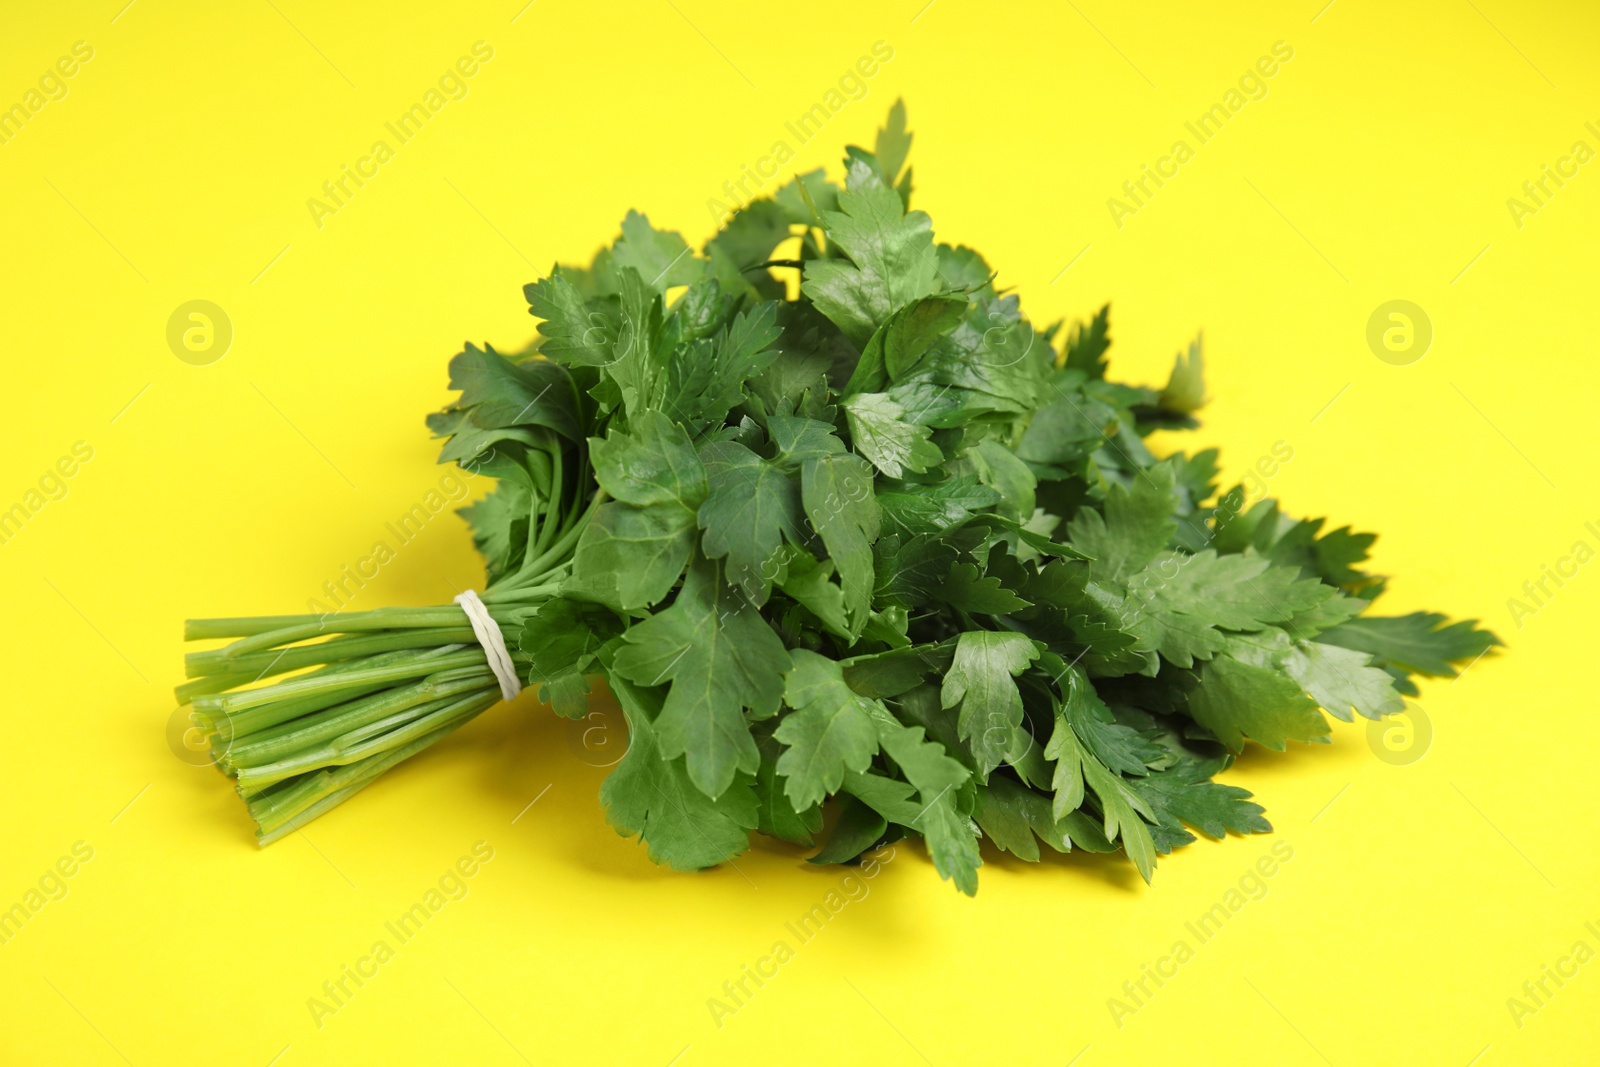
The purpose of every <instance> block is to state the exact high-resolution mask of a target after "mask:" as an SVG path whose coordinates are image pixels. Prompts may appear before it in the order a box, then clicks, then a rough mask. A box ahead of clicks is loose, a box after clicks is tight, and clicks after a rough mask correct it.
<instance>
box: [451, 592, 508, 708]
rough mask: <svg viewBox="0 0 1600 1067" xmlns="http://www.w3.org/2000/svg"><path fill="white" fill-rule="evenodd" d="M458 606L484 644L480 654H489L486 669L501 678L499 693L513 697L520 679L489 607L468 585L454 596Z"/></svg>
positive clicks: (480, 642)
mask: <svg viewBox="0 0 1600 1067" xmlns="http://www.w3.org/2000/svg"><path fill="white" fill-rule="evenodd" d="M455 601H456V603H457V604H460V605H461V610H462V611H464V612H466V613H467V621H468V622H470V623H471V624H472V632H473V634H474V635H475V636H476V637H477V638H478V644H480V645H482V646H483V654H484V655H485V656H486V657H488V660H489V669H490V670H491V671H494V676H495V678H497V679H498V680H499V682H500V695H501V696H502V697H504V698H505V699H506V700H511V699H513V698H514V697H515V696H516V695H517V694H518V693H520V692H522V679H520V678H518V677H517V668H516V666H515V665H514V664H513V663H512V662H511V653H510V652H509V651H507V650H506V639H505V637H504V636H503V635H502V634H501V633H500V624H499V623H497V622H495V621H494V619H493V618H491V617H490V615H489V609H488V608H486V607H484V605H483V601H482V600H479V599H478V594H477V593H476V592H474V591H473V590H471V589H468V590H467V591H466V592H465V593H462V594H461V595H460V596H458V597H456V598H455Z"/></svg>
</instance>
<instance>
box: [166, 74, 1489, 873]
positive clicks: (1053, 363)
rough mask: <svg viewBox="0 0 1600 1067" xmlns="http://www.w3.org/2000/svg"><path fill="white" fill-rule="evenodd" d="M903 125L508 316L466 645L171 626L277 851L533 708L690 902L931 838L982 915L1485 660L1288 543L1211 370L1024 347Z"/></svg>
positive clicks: (470, 407) (937, 855) (487, 383)
mask: <svg viewBox="0 0 1600 1067" xmlns="http://www.w3.org/2000/svg"><path fill="white" fill-rule="evenodd" d="M910 141H911V138H910V135H909V134H908V133H907V132H906V129H905V112H904V109H903V108H902V107H901V106H900V105H898V104H897V105H896V106H895V108H894V110H893V111H892V112H891V114H890V118H889V122H888V124H887V126H886V127H885V128H884V129H882V130H881V131H879V133H878V136H877V141H876V144H875V147H874V150H873V151H871V152H868V151H865V150H863V149H860V148H856V147H851V148H849V149H848V150H847V151H848V155H847V158H846V160H845V175H844V184H843V185H842V186H839V185H835V184H834V183H832V182H830V181H829V180H828V179H826V178H825V177H824V175H823V172H822V171H816V172H813V173H810V174H804V175H801V176H799V177H798V178H796V179H795V180H793V181H792V182H791V183H790V184H788V185H787V186H785V187H783V188H782V189H780V190H779V191H778V192H777V193H776V195H774V196H772V197H771V198H767V199H758V200H754V201H752V202H751V203H749V204H747V205H746V206H745V207H743V208H742V209H741V210H739V211H737V212H735V213H734V214H733V215H732V217H731V218H730V219H729V220H728V222H727V224H726V226H725V228H724V229H723V230H722V231H721V232H720V233H718V234H717V235H716V236H715V237H713V238H712V239H711V240H710V241H709V242H707V243H706V245H705V247H704V248H703V249H701V250H700V251H698V252H696V251H694V250H692V249H690V248H689V246H688V245H687V244H685V242H684V240H683V238H682V237H680V236H679V235H678V234H676V233H670V232H663V231H658V230H656V229H654V228H652V227H651V225H650V223H649V221H648V220H647V219H646V218H645V217H644V216H643V215H640V214H637V213H629V215H628V216H627V218H626V219H625V220H624V221H623V223H622V232H621V236H620V237H619V238H618V239H616V240H615V241H614V243H613V244H611V245H610V246H609V247H607V248H605V249H603V250H602V251H601V252H600V253H599V254H598V255H597V256H596V257H595V259H594V261H593V263H592V264H591V265H590V266H589V267H587V268H575V267H557V268H555V269H553V270H552V272H551V274H550V276H549V277H547V278H544V279H542V280H540V281H536V282H534V283H532V284H530V285H528V286H527V287H526V289H525V293H526V296H527V300H528V304H529V310H530V311H531V312H532V314H533V315H534V316H536V317H537V318H538V319H539V320H540V323H539V327H538V329H539V337H538V340H537V342H536V343H535V344H534V346H533V347H532V349H531V350H530V351H529V352H527V353H524V354H522V355H519V356H515V357H508V356H505V355H502V354H500V353H498V352H495V351H494V350H493V349H491V348H483V349H479V348H476V347H474V346H471V345H468V346H467V348H466V350H465V351H463V352H461V353H460V354H459V355H457V356H456V357H455V358H454V359H453V360H452V361H451V363H450V385H451V387H452V388H454V389H456V390H459V391H460V397H459V399H458V400H457V401H456V402H455V403H454V404H452V405H451V406H450V407H448V408H446V409H445V410H444V411H442V412H440V413H438V414H435V415H432V416H430V417H429V419H428V425H429V427H430V428H431V429H432V430H433V432H434V434H435V435H436V436H438V437H441V438H443V439H444V448H443V452H442V454H441V456H440V460H441V462H454V463H458V464H461V465H462V466H463V467H466V468H468V469H470V470H471V471H473V472H474V473H477V474H487V475H490V476H492V477H493V478H495V479H497V487H496V488H495V489H494V491H493V492H492V493H490V494H489V495H488V496H486V497H484V498H483V499H482V500H480V501H478V502H477V503H474V504H472V505H471V506H470V507H467V508H465V509H463V511H462V514H463V515H464V516H465V517H466V519H467V521H468V522H469V523H470V524H471V527H472V532H473V540H474V542H475V543H476V545H477V547H478V549H479V551H480V552H481V553H482V555H483V557H484V560H485V562H486V565H487V574H488V585H487V588H486V589H485V591H484V592H483V593H482V595H481V598H477V597H466V598H458V599H465V600H466V601H467V603H466V604H465V606H461V605H448V606H439V607H428V608H382V609H378V610H375V611H363V612H350V613H342V614H334V615H328V616H318V615H303V616H285V617H277V618H236V619H198V620H191V621H190V622H189V623H188V627H187V636H188V637H189V638H190V639H196V640H198V639H215V638H231V639H233V640H232V642H231V643H230V644H227V645H225V646H223V647H220V648H214V649H211V650H209V651H201V652H194V653H191V654H190V655H189V656H188V657H187V668H188V676H189V678H190V679H192V680H190V681H188V682H186V683H185V684H183V685H181V686H179V687H178V689H177V694H178V698H179V700H180V702H181V703H187V704H191V705H192V710H191V714H192V716H193V718H194V720H195V721H196V722H197V723H199V724H200V725H201V727H202V728H203V729H204V730H205V731H206V732H207V734H208V735H209V737H210V743H211V752H212V756H213V758H214V760H215V762H216V765H217V766H218V767H219V768H220V769H221V770H223V771H224V772H225V773H226V774H227V775H229V776H230V777H232V778H233V780H234V783H235V785H236V787H237V789H238V791H239V794H240V795H241V796H242V797H243V798H244V800H245V802H246V804H247V805H248V808H249V812H250V816H251V818H252V819H254V821H255V822H256V824H257V826H258V827H259V832H258V839H259V840H260V842H261V843H262V844H267V843H269V842H271V841H274V840H276V839H278V838H280V837H282V836H283V835H285V834H287V833H289V832H291V831H293V830H294V829H296V828H297V827H299V826H302V825H304V824H305V823H306V822H308V821H309V820H311V819H314V818H316V817H317V816H318V815H321V814H322V813H324V812H326V811H327V810H329V809H330V808H332V807H333V806H335V805H337V804H339V803H340V802H342V801H344V800H345V799H347V798H349V797H350V796H351V795H353V794H354V793H356V792H357V791H358V790H360V789H361V788H362V787H364V786H366V785H367V784H368V783H370V782H371V781H373V780H374V779H375V778H377V777H378V776H379V775H380V774H382V773H383V772H384V771H385V770H387V769H388V768H390V767H392V766H394V765H395V764H396V763H398V762H400V761H401V760H403V759H405V758H407V757H408V756H411V755H414V754H415V753H417V752H419V751H421V750H422V749H424V748H426V747H427V746H429V745H430V744H432V743H433V742H435V741H437V740H439V739H440V738H441V737H443V736H444V735H445V734H447V733H449V732H450V731H452V730H454V729H456V728H458V727H459V726H461V725H462V724H464V723H466V722H467V721H469V720H470V719H472V718H473V717H474V716H476V715H478V714H479V713H481V712H482V711H484V710H485V709H487V708H489V707H490V706H492V705H493V704H494V703H496V702H497V701H498V700H500V699H501V698H502V696H505V695H514V694H515V692H516V690H517V688H518V687H519V686H520V685H521V684H522V683H524V682H526V683H529V684H537V685H539V686H540V689H541V696H542V697H543V699H544V700H546V701H547V702H548V703H549V704H550V705H551V706H552V707H553V708H554V710H555V712H556V713H557V714H560V715H564V716H569V717H581V716H583V715H584V714H585V707H586V701H587V697H588V694H589V682H588V678H589V677H591V676H600V677H603V678H604V679H605V681H606V683H607V685H608V686H609V688H610V690H611V692H612V693H613V694H614V695H615V697H616V700H617V701H618V703H619V704H620V705H621V708H622V710H623V711H624V713H625V714H626V717H627V721H628V726H629V732H630V745H629V748H628V751H627V754H626V756H625V757H624V758H623V759H622V760H621V761H620V762H619V763H618V764H617V766H616V767H615V769H614V770H613V771H612V773H611V775H610V777H608V778H607V779H606V781H605V783H604V785H603V786H602V787H601V791H600V800H601V803H602V804H603V805H604V806H605V809H606V817H607V819H608V820H609V821H610V823H611V824H612V826H614V827H615V828H616V829H617V831H618V832H620V833H622V834H625V835H630V836H632V835H638V836H639V837H640V838H642V839H643V841H644V843H645V845H646V847H647V848H648V849H649V853H650V856H651V858H652V859H654V860H656V861H657V862H659V863H665V864H669V865H671V866H673V867H675V868H700V867H707V866H710V865H713V864H716V863H719V862H722V861H724V860H726V859H728V858H730V857H733V856H736V855H738V854H739V853H740V852H742V851H743V850H744V849H745V848H747V847H748V841H749V835H750V832H751V831H752V830H759V831H760V832H762V833H765V834H769V835H772V836H774V837H778V838H782V839H783V840H786V841H790V842H793V843H795V844H796V845H801V846H812V845H813V843H814V841H815V840H816V839H817V838H818V836H819V835H820V834H821V832H822V829H823V827H824V807H825V806H832V807H833V808H834V809H836V815H835V817H834V818H833V819H832V820H831V830H830V832H829V833H828V835H827V837H826V840H825V841H823V842H822V844H821V848H820V851H819V852H818V853H817V854H816V855H815V856H814V857H813V860H814V861H815V862H830V863H845V862H850V861H851V860H853V859H854V858H856V857H857V856H859V855H860V854H861V853H862V852H863V851H865V850H867V849H869V848H871V847H873V846H874V845H875V844H877V843H879V842H881V841H884V840H886V839H894V838H898V837H901V836H903V835H908V834H909V835H915V836H917V837H920V838H922V839H923V841H924V842H925V843H926V846H927V849H928V852H929V853H930V855H931V857H932V860H933V864H934V866H935V867H936V868H937V869H938V871H939V873H940V875H941V876H942V877H944V878H947V879H950V880H952V881H954V883H955V884H956V886H957V887H958V888H960V889H961V890H962V891H963V892H966V893H972V892H974V891H975V890H976V887H977V870H978V867H979V865H980V863H981V860H980V853H979V848H978V842H979V840H980V838H982V837H987V838H989V840H990V841H991V842H992V843H993V844H994V846H995V847H997V848H1000V849H1003V850H1006V851H1008V852H1011V853H1014V854H1015V855H1017V856H1020V857H1023V858H1025V859H1029V860H1036V859H1038V858H1039V854H1040V853H1039V845H1040V843H1043V844H1044V845H1045V846H1046V847H1048V848H1050V849H1054V850H1056V851H1061V852H1064V851H1067V850H1069V849H1072V848H1074V847H1076V848H1080V849H1086V850H1088V851H1092V852H1110V851H1114V850H1116V849H1119V848H1120V849H1121V850H1122V851H1123V852H1124V853H1125V854H1126V855H1127V857H1128V859H1130V860H1131V861H1132V862H1133V863H1134V865H1135V866H1136V867H1137V868H1138V870H1139V872H1140V874H1142V875H1143V876H1144V877H1145V878H1146V879H1147V880H1148V879H1149V877H1150V873H1151V869H1152V868H1153V867H1154V865H1155V862H1156V857H1157V856H1158V855H1162V854H1165V853H1167V852H1169V851H1171V850H1172V849H1174V848H1177V847H1179V846H1181V845H1184V844H1186V843H1188V842H1190V841H1192V840H1194V837H1193V835H1192V834H1191V832H1190V828H1193V829H1195V830H1198V831H1200V832H1202V833H1205V834H1208V835H1211V836H1216V837H1220V836H1222V835H1224V834H1225V833H1226V832H1227V831H1229V830H1233V831H1237V832H1241V833H1249V832H1262V831H1266V830H1268V829H1270V827H1269V826H1268V824H1267V822H1266V820H1265V819H1263V818H1262V809H1261V807H1260V806H1258V805H1257V804H1254V803H1252V802H1251V801H1250V800H1249V799H1248V798H1249V796H1250V794H1249V793H1247V792H1246V791H1245V790H1243V789H1240V788H1237V787H1234V786H1227V785H1221V784H1218V783H1217V782H1215V781H1213V778H1214V776H1215V775H1216V774H1217V773H1218V772H1219V771H1221V770H1223V769H1224V768H1226V767H1227V766H1228V765H1229V763H1230V761H1231V760H1232V758H1233V755H1234V754H1235V753H1237V752H1239V751H1240V750H1241V749H1242V747H1243V746H1244V744H1245V742H1246V740H1253V741H1255V742H1256V743H1258V744H1261V745H1265V746H1267V747H1269V748H1274V749H1282V748H1284V746H1285V745H1286V744H1287V743H1288V742H1289V741H1301V742H1318V741H1325V740H1327V738H1328V736H1329V725H1328V722H1327V720H1326V719H1325V718H1324V715H1323V712H1327V713H1329V714H1331V715H1333V716H1334V717H1336V718H1340V719H1344V720H1347V721H1348V720H1351V719H1352V715H1353V713H1354V714H1361V715H1364V716H1368V717H1373V718H1376V717H1379V716H1383V715H1386V714H1390V713H1393V712H1396V711H1399V710H1401V709H1402V707H1403V702H1402V696H1403V695H1405V694H1414V693H1416V692H1417V690H1416V687H1415V685H1414V683H1413V681H1412V677H1413V676H1414V675H1426V676H1452V675H1453V674H1454V673H1455V668H1454V667H1453V666H1452V665H1453V664H1458V663H1461V662H1463V661H1465V660H1469V659H1471V658H1473V657H1476V656H1479V655H1481V654H1482V653H1483V652H1485V651H1486V650H1487V649H1488V648H1489V647H1490V646H1492V645H1495V644H1497V643H1498V642H1497V641H1496V639H1495V638H1494V636H1493V635H1492V634H1489V633H1487V632H1486V631H1483V630H1480V629H1478V628H1476V627H1475V626H1474V624H1473V623H1471V622H1458V623H1454V624H1446V620H1445V619H1444V618H1443V617H1442V616H1439V615H1434V614H1428V613H1417V614H1411V615H1403V616H1398V617H1393V616H1391V617H1383V616H1374V615H1370V614H1367V611H1368V609H1369V606H1370V605H1371V603H1372V601H1373V600H1374V599H1375V598H1376V597H1377V596H1378V595H1379V593H1381V591H1382V589H1383V582H1382V580H1381V579H1379V578H1376V577H1374V576H1372V575H1370V574H1368V573H1367V572H1366V571H1364V570H1363V569H1362V563H1363V561H1364V560H1365V558H1366V556H1367V550H1368V548H1369V546H1370V545H1371V544H1372V541H1373V535H1371V534H1361V533H1352V532H1351V530H1350V529H1349V528H1348V527H1345V528H1341V529H1336V530H1326V531H1325V530H1324V529H1323V522H1322V520H1320V519H1315V520H1298V521H1297V520H1295V519H1292V518H1290V517H1288V516H1286V515H1284V514H1283V513H1282V512H1281V511H1280V510H1279V508H1278V506H1277V505H1276V503H1274V502H1272V501H1270V500H1260V501H1256V502H1253V503H1251V504H1250V505H1249V506H1248V507H1247V506H1246V503H1247V501H1246V493H1245V489H1244V487H1243V486H1238V487H1235V488H1233V489H1231V490H1229V491H1227V492H1225V493H1222V494H1221V495H1220V497H1219V496H1218V495H1217V493H1216V488H1217V487H1216V484H1215V481H1216V478H1217V474H1218V467H1217V462H1216V460H1217V453H1216V451H1215V450H1213V449H1207V450H1205V451H1200V452H1195V453H1193V454H1181V453H1180V454H1175V455H1170V456H1166V457H1160V458H1158V457H1157V456H1156V455H1154V454H1152V452H1151V451H1150V449H1149V448H1148V447H1147V446H1146V444H1145V437H1146V436H1147V435H1148V434H1149V433H1150V432H1151V431H1153V430H1156V429H1169V430H1170V429H1187V428H1192V427H1193V426H1195V425H1196V423H1195V420H1194V413H1195V411H1196V410H1197V409H1198V408H1199V407H1200V406H1201V403H1202V401H1203V399H1204V391H1203V388H1202V382H1201V371H1202V355H1201V350H1200V346H1199V344H1198V342H1197V343H1196V344H1195V345H1193V346H1191V347H1190V349H1189V351H1188V353H1187V354H1186V355H1180V356H1179V358H1178V360H1177V362H1176V364H1175V366H1174V367H1173V370H1172V375H1171V377H1170V379H1169V380H1168V382H1167V383H1166V385H1165V387H1163V388H1160V389H1154V388H1146V387H1142V386H1131V385H1124V384H1120V383H1117V382H1113V381H1111V380H1109V379H1107V377H1106V361H1105V353H1106V350H1107V348H1108V346H1109V344H1110V337H1109V334H1108V329H1107V318H1106V311H1105V309H1102V310H1101V311H1100V312H1099V314H1098V315H1097V316H1096V317H1094V319H1093V320H1092V321H1090V322H1088V323H1087V324H1080V325H1078V326H1076V327H1073V328H1072V329H1070V330H1063V329H1062V328H1061V327H1060V325H1059V324H1058V325H1056V326H1051V327H1049V328H1047V329H1042V330H1040V329H1035V327H1034V326H1033V325H1032V324H1030V323H1029V321H1028V320H1027V319H1026V318H1025V317H1023V315H1022V312H1021V310H1020V308H1019V306H1018V300H1017V297H1016V296H1015V295H1003V294H1002V293H1001V292H999V291H997V290H996V288H995V286H994V272H993V271H992V270H991V268H990V266H989V264H988V263H987V262H985V261H984V259H983V257H982V256H980V255H979V254H978V253H977V252H974V251H973V250H971V249H970V248H966V247H964V246H952V245H947V244H936V243H935V242H934V237H933V231H932V228H931V225H930V222H929V219H928V216H927V215H925V214H923V213H922V212H920V211H912V210H909V207H908V205H909V201H910V196H911V188H912V186H911V171H910V170H909V169H908V168H905V165H904V164H905V159H906V154H907V149H908V148H909V146H910Z"/></svg>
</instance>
